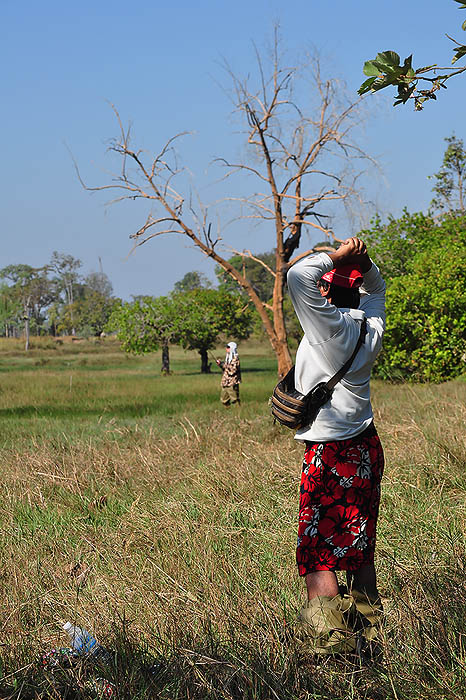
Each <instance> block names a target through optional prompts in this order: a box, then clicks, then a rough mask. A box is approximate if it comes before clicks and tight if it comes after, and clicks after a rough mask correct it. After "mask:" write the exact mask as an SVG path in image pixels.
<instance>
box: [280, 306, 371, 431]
mask: <svg viewBox="0 0 466 700" xmlns="http://www.w3.org/2000/svg"><path fill="white" fill-rule="evenodd" d="M366 332H367V320H366V319H365V318H364V319H363V320H362V323H361V331H360V333H359V338H358V342H357V343H356V347H355V348H354V350H353V353H352V355H351V357H350V358H349V359H348V360H347V361H346V362H345V364H344V365H343V367H342V368H341V369H340V370H339V371H338V372H337V373H336V374H334V375H333V377H332V378H331V379H329V380H328V382H320V383H319V384H316V386H315V387H313V388H312V389H311V391H310V392H309V393H308V394H306V395H304V394H301V393H300V392H299V391H297V390H296V387H295V380H294V373H295V368H294V366H293V367H292V368H291V369H290V371H289V372H288V374H286V376H285V377H283V379H282V380H281V381H279V382H278V384H277V385H276V387H275V389H274V390H273V394H272V396H271V400H270V410H271V413H272V416H273V417H274V419H275V420H277V421H278V422H279V423H281V424H282V425H285V426H286V427H287V428H291V429H292V430H297V429H298V428H301V427H303V426H305V425H311V424H312V423H313V422H314V421H315V419H316V417H317V414H318V412H319V409H320V408H321V407H322V406H323V405H324V404H326V403H327V401H329V400H330V398H331V396H332V393H333V389H334V388H335V385H336V384H338V382H339V381H340V380H341V379H342V377H343V376H344V375H345V374H346V372H347V371H348V370H349V368H350V367H351V365H352V363H353V360H354V358H355V357H356V355H357V354H358V352H359V348H360V347H361V345H362V344H363V342H364V337H365V335H366Z"/></svg>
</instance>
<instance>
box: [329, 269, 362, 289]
mask: <svg viewBox="0 0 466 700" xmlns="http://www.w3.org/2000/svg"><path fill="white" fill-rule="evenodd" d="M322 279H323V280H325V281H326V282H331V283H332V284H337V285H338V286H339V287H346V289H357V288H358V287H360V286H361V284H362V282H363V276H362V272H361V269H360V268H359V267H358V266H357V265H356V266H353V265H342V266H341V267H334V268H333V270H330V272H326V273H325V275H322Z"/></svg>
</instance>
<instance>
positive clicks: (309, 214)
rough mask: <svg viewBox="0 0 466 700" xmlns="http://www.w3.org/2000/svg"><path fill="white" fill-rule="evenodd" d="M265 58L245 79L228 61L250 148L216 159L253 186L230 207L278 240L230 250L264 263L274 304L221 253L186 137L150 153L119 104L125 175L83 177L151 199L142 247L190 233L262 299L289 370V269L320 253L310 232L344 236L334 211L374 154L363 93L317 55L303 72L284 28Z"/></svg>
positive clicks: (270, 333)
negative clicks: (189, 174) (326, 72)
mask: <svg viewBox="0 0 466 700" xmlns="http://www.w3.org/2000/svg"><path fill="white" fill-rule="evenodd" d="M256 58H257V65H256V75H255V77H254V76H253V77H250V76H248V77H247V78H245V79H242V78H239V77H237V76H236V75H235V74H234V73H233V71H232V70H231V69H230V68H229V67H228V66H226V68H227V71H228V74H229V76H230V78H231V81H232V87H233V91H232V95H233V98H232V99H233V102H234V105H235V108H236V111H237V113H238V114H239V116H240V118H241V120H242V125H243V129H244V132H243V133H244V139H245V144H246V149H247V155H246V156H245V157H244V158H242V159H239V160H235V159H231V158H228V157H225V156H224V157H222V158H218V159H216V162H217V164H219V165H220V166H221V167H223V168H224V169H225V178H231V177H233V176H234V175H240V176H241V187H242V188H243V189H244V185H245V184H247V186H248V188H249V194H246V195H245V196H243V195H239V196H229V197H227V198H226V200H227V202H228V203H229V206H230V207H231V206H236V207H237V208H238V218H240V219H244V220H252V221H253V222H257V221H263V222H264V223H265V225H266V226H267V227H268V230H269V235H270V245H269V247H270V248H274V251H275V252H274V256H273V260H272V264H268V263H267V262H265V261H264V260H261V259H260V258H256V256H254V255H253V253H251V251H249V250H248V251H237V250H235V248H234V247H230V250H231V251H232V252H233V253H235V254H237V255H240V256H242V257H244V258H246V259H250V260H255V261H256V262H258V263H259V264H260V265H262V267H263V268H264V270H265V271H266V273H267V275H269V277H270V279H271V282H272V286H273V293H272V296H271V303H269V302H268V301H264V300H263V299H261V298H260V296H259V294H258V293H257V292H256V290H255V288H254V284H253V282H252V281H251V279H249V277H248V276H247V272H246V270H241V271H240V270H238V269H237V267H235V266H234V265H233V264H232V263H231V262H230V261H229V260H228V257H226V256H224V255H222V254H221V252H220V249H221V246H222V245H223V244H222V240H223V236H224V232H225V228H226V223H224V224H223V225H222V224H218V225H217V228H216V230H215V227H214V226H213V224H212V222H213V220H215V218H214V217H213V216H212V215H211V214H210V212H209V209H208V207H207V206H205V205H203V204H200V205H199V206H198V207H197V208H196V207H195V204H194V203H193V200H192V197H191V193H190V191H189V190H188V191H184V187H185V186H184V185H183V182H182V173H183V171H184V168H182V167H180V166H179V165H178V163H177V159H176V155H175V153H174V143H175V141H176V139H178V138H179V137H180V136H181V135H182V134H176V135H174V136H173V137H172V138H171V139H169V140H168V142H166V143H165V144H164V145H162V146H161V148H160V149H159V151H158V152H156V154H155V155H154V156H153V157H151V158H147V159H146V156H145V152H143V151H142V150H139V149H138V148H135V147H133V146H132V143H131V138H130V130H129V129H125V128H124V127H123V123H122V121H121V119H120V116H119V114H118V112H117V111H116V110H115V113H116V116H117V120H118V124H119V130H120V133H119V137H118V138H116V139H115V140H114V141H113V143H112V146H111V149H110V150H113V152H114V153H116V154H117V155H118V156H119V157H120V158H121V171H120V173H119V175H115V176H114V178H113V179H112V180H111V181H110V182H109V183H108V184H103V185H101V186H97V187H89V186H87V185H86V184H85V183H84V182H83V180H82V179H81V177H80V174H79V172H78V177H79V178H80V180H81V183H82V184H83V186H84V187H85V188H86V189H87V190H91V191H92V190H114V191H116V193H117V199H118V200H121V199H130V200H133V201H134V200H135V201H139V200H141V199H143V200H145V201H146V202H147V203H148V204H149V205H150V207H151V208H152V209H153V211H154V213H152V211H151V213H149V215H148V216H147V219H146V221H145V223H144V225H143V226H141V227H140V228H139V229H138V230H137V231H136V232H135V233H133V234H132V236H131V237H132V238H133V240H134V241H135V245H136V246H137V245H141V244H142V243H146V242H147V241H149V240H151V239H152V238H155V237H157V236H161V235H165V234H167V233H169V234H173V233H176V234H181V235H182V236H184V237H186V238H187V239H189V240H190V242H191V243H192V244H194V246H195V247H196V248H198V249H199V250H200V251H201V252H202V253H203V254H204V255H206V256H207V257H209V258H211V259H212V260H213V261H214V262H215V263H217V265H219V266H220V267H221V268H222V269H223V270H224V271H225V273H226V274H227V275H229V276H230V277H231V278H232V279H233V280H234V281H235V283H236V284H237V285H239V287H240V288H241V289H242V290H244V292H245V293H246V294H247V296H248V297H249V299H250V301H251V302H252V303H253V304H254V306H255V308H256V310H257V313H258V314H259V316H260V318H261V321H262V324H263V326H264V328H265V331H266V334H267V337H268V339H269V341H270V343H271V345H272V348H273V350H274V352H275V354H276V357H277V362H278V372H279V374H280V375H283V374H285V373H286V372H287V371H288V369H289V368H290V366H291V364H292V362H291V355H290V351H289V348H288V344H287V331H286V326H285V319H284V312H283V303H284V296H285V282H286V273H287V271H288V268H289V267H290V265H292V264H293V263H294V262H296V261H297V260H298V259H300V258H301V257H303V256H305V255H308V254H309V253H311V252H313V250H314V247H312V246H311V247H308V249H307V250H305V251H304V252H300V253H298V250H299V248H300V246H301V244H302V240H303V233H304V232H305V231H307V232H310V233H312V234H318V235H319V238H322V237H327V238H328V240H329V242H331V241H333V240H335V236H334V234H333V230H332V226H331V222H330V215H331V214H333V213H334V206H335V204H338V203H340V204H346V205H347V204H349V202H350V201H351V199H352V198H355V197H356V198H357V197H358V190H357V189H356V183H357V180H358V177H359V176H360V174H361V169H362V168H363V167H364V162H366V163H367V162H368V160H369V159H368V157H367V155H366V154H365V153H364V152H363V151H362V150H361V148H359V147H358V145H357V144H356V143H355V141H354V140H353V130H354V129H355V127H357V126H358V125H359V123H360V112H359V107H358V105H359V100H356V101H351V100H348V99H347V98H346V97H345V94H344V90H343V89H342V85H341V84H340V83H339V82H338V81H335V80H329V79H326V78H323V76H322V74H321V70H320V64H319V61H318V60H316V59H310V60H309V61H308V62H307V64H306V65H305V66H303V62H302V60H301V59H300V64H301V66H302V67H300V68H299V69H298V68H297V67H293V66H289V65H286V64H285V62H284V60H283V57H282V56H281V53H280V47H279V41H278V38H277V33H276V34H275V42H274V46H273V49H272V51H271V55H270V56H269V57H266V58H264V57H263V56H261V55H260V54H259V52H258V51H257V50H256ZM177 183H179V184H178V187H177ZM229 192H231V186H229ZM216 218H217V221H218V220H219V219H218V217H216ZM230 218H231V215H230V214H228V220H230ZM223 220H224V222H226V216H225V215H223ZM310 245H311V244H310V243H309V244H308V246H310ZM230 254H231V253H230ZM270 312H271V313H270Z"/></svg>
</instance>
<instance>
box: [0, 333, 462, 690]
mask: <svg viewBox="0 0 466 700" xmlns="http://www.w3.org/2000/svg"><path fill="white" fill-rule="evenodd" d="M240 351H241V361H242V367H243V370H244V373H243V384H242V387H241V397H242V405H241V407H240V408H239V409H236V408H235V409H224V408H223V407H222V406H221V405H220V402H219V379H220V374H219V373H218V372H216V373H215V374H214V373H213V374H212V375H210V376H201V375H200V374H199V365H200V360H199V358H198V356H196V354H195V353H184V352H183V351H181V350H177V351H174V352H173V353H172V369H173V375H172V376H170V377H162V376H160V374H159V368H160V358H159V357H158V356H147V357H143V358H126V357H125V356H124V355H123V354H122V353H120V352H119V351H118V349H117V348H116V347H115V344H114V343H113V342H112V341H107V340H106V342H105V343H100V344H95V345H92V344H89V343H87V344H86V343H81V344H79V347H78V346H76V345H75V346H71V344H70V345H69V347H68V346H65V345H64V346H59V347H58V348H57V347H56V346H52V347H45V348H43V349H37V350H32V352H33V353H36V354H35V356H26V355H25V353H24V352H22V351H21V350H19V349H16V350H14V352H13V351H12V350H11V346H8V344H5V341H4V343H3V346H0V368H1V386H2V392H1V395H0V400H1V402H0V415H1V418H2V439H1V443H0V454H1V459H2V480H1V482H0V590H2V596H0V629H1V636H0V644H1V646H0V656H1V658H2V663H3V671H0V697H11V698H18V700H19V698H61V697H67V698H84V697H90V696H91V695H90V691H89V689H86V688H85V687H84V685H83V680H84V679H85V676H86V674H87V670H86V668H84V667H79V668H75V669H71V670H66V669H65V670H62V671H60V670H56V671H55V672H52V671H50V670H49V671H44V670H43V669H42V668H41V667H40V665H39V664H38V663H37V659H38V658H39V657H40V655H41V653H43V652H44V651H45V650H48V649H50V648H51V647H53V646H57V645H58V646H63V645H65V644H66V638H65V637H64V636H63V633H62V632H61V625H62V623H63V622H65V621H66V620H77V621H79V623H78V624H82V625H83V626H85V627H88V628H90V629H92V630H94V631H95V632H96V633H97V635H98V636H99V638H100V639H102V640H103V641H104V642H105V643H106V644H108V646H109V647H111V648H112V649H116V650H117V655H116V661H115V665H114V666H112V667H110V668H106V669H102V673H103V674H107V675H108V676H109V677H111V679H112V680H113V681H114V682H115V684H116V685H117V688H118V697H120V698H156V697H157V698H166V699H167V700H168V699H169V698H170V700H172V699H181V698H191V699H193V698H195V699H199V700H201V699H203V698H215V699H216V700H217V698H218V699H219V700H220V698H222V700H232V699H233V698H234V699H235V700H239V699H240V698H241V699H242V698H248V699H249V698H250V699H251V700H252V699H259V698H260V699H261V700H271V699H272V698H274V699H275V700H276V699H277V698H279V699H280V700H305V699H306V700H310V699H311V698H316V699H317V698H321V699H324V698H325V699H328V700H330V698H331V699H332V700H340V699H341V700H343V699H345V700H346V699H347V698H354V699H355V700H356V699H357V700H362V699H365V700H366V699H367V700H369V699H371V700H385V699H386V698H393V699H396V698H397V699H401V698H407V699H409V700H418V699H420V698H429V699H430V698H431V699H434V698H435V699H437V698H438V699H450V698H451V700H453V699H455V700H456V699H457V698H462V697H464V688H465V687H466V637H465V630H466V612H465V609H464V600H465V597H466V584H465V581H466V577H465V564H464V562H465V544H466V534H465V533H466V507H465V502H466V501H465V493H466V469H465V466H466V465H465V452H466V450H465V446H464V442H463V441H462V439H461V438H462V435H463V433H464V417H465V416H464V414H465V408H464V399H465V393H466V383H464V382H461V381H455V382H449V383H446V384H443V385H439V386H433V385H422V386H416V385H398V386H395V385H389V384H384V383H382V382H374V385H373V403H374V409H375V417H376V422H377V425H378V428H379V433H380V435H381V438H382V441H383V444H384V448H385V453H386V458H387V465H386V472H385V476H384V482H383V497H382V504H381V512H380V520H379V537H378V550H377V551H378V554H377V567H378V573H379V580H380V588H381V592H382V594H383V596H384V599H385V609H386V612H387V624H386V641H385V644H384V658H383V660H382V661H381V662H380V663H379V664H376V665H375V666H373V667H371V668H370V669H365V670H364V671H362V670H361V669H360V668H359V667H358V666H352V665H351V664H348V663H345V662H343V661H339V660H332V659H327V660H324V661H322V662H320V663H316V662H315V661H313V660H309V661H308V663H306V664H304V665H303V664H302V663H301V662H300V660H299V658H298V657H297V656H296V654H295V652H294V650H293V647H292V646H290V645H289V644H288V643H287V642H286V640H285V638H284V636H283V629H284V621H286V622H287V624H288V625H292V624H293V620H294V619H295V616H296V611H297V608H298V607H299V605H300V600H301V598H302V593H303V591H302V588H303V587H302V582H301V581H299V580H298V577H297V575H296V572H295V565H294V547H295V541H296V516H297V492H298V484H299V478H300V462H301V458H302V447H301V446H300V445H299V444H296V443H295V442H294V441H293V439H292V436H291V434H290V433H288V432H287V431H286V430H284V429H282V428H279V427H278V426H274V425H273V423H272V420H271V418H270V417H269V415H268V409H267V398H268V396H269V395H270V391H271V388H272V386H273V384H274V382H275V376H276V375H275V363H274V360H273V358H272V356H271V354H270V352H269V351H268V350H267V349H265V348H261V347H260V346H259V345H257V344H253V343H252V344H248V343H246V344H243V346H242V347H241V348H240ZM219 354H220V351H219ZM42 360H44V362H42ZM83 360H85V361H86V363H85V364H83V363H82V361H83ZM34 362H37V363H38V364H35V365H31V363H34ZM70 376H72V377H73V379H72V381H71V382H70ZM149 659H151V660H152V661H153V660H156V661H157V663H158V666H157V671H156V673H155V674H148V673H147V668H146V667H147V664H148V663H149V661H148V660H149ZM2 689H3V690H2Z"/></svg>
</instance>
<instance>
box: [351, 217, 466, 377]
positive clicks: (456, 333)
mask: <svg viewBox="0 0 466 700" xmlns="http://www.w3.org/2000/svg"><path fill="white" fill-rule="evenodd" d="M361 237H362V238H363V239H364V240H365V241H366V242H367V245H368V249H369V252H370V255H371V257H372V258H373V259H374V260H375V262H376V263H377V265H378V266H379V267H380V269H381V271H382V273H383V275H384V276H385V278H386V282H387V323H386V332H385V336H384V343H383V349H382V352H381V354H380V356H379V359H378V361H377V364H376V366H375V372H376V374H378V376H380V377H382V378H385V379H395V380H396V379H406V380H411V381H435V382H438V381H443V380H445V379H451V378H453V377H456V376H458V375H459V374H461V373H462V372H464V369H465V358H466V266H465V264H464V261H465V259H466V216H464V215H463V216H455V215H447V216H444V217H443V218H441V219H434V218H432V217H429V216H426V215H424V214H408V213H407V212H405V213H404V214H403V216H402V217H401V218H400V219H393V218H392V219H390V221H389V222H388V223H387V224H386V225H383V224H382V223H381V222H380V221H377V222H376V223H375V225H374V227H373V228H372V229H371V230H369V231H363V232H362V233H361Z"/></svg>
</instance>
